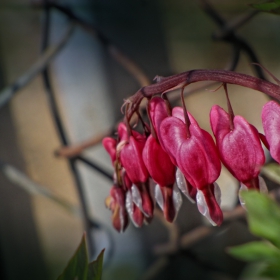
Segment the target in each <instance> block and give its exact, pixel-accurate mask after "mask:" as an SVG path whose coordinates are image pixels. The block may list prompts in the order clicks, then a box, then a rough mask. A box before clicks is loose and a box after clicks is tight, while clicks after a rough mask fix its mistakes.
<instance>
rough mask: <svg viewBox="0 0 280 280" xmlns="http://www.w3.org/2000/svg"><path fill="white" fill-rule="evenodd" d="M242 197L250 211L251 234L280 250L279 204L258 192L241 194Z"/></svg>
mask: <svg viewBox="0 0 280 280" xmlns="http://www.w3.org/2000/svg"><path fill="white" fill-rule="evenodd" d="M241 196H242V198H243V199H244V201H245V205H246V208H247V210H248V215H247V216H248V221H249V227H250V230H251V232H252V233H253V234H255V235H257V236H259V237H262V238H265V239H267V240H269V241H270V242H271V243H272V244H274V245H275V246H277V247H278V248H280V208H279V206H278V205H277V203H276V202H274V201H273V200H272V199H271V198H269V197H268V196H266V195H264V194H261V193H259V192H257V191H245V192H241Z"/></svg>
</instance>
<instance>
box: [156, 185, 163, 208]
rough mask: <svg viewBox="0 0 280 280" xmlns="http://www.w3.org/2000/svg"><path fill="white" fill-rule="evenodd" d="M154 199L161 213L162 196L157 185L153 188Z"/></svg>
mask: <svg viewBox="0 0 280 280" xmlns="http://www.w3.org/2000/svg"><path fill="white" fill-rule="evenodd" d="M155 199H156V202H157V204H158V205H159V207H160V209H161V210H162V211H163V204H164V203H163V195H162V192H161V189H160V186H159V184H156V186H155Z"/></svg>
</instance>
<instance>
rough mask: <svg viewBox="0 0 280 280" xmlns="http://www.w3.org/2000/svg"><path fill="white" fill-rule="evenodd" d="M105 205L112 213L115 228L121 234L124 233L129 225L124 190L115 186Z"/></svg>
mask: <svg viewBox="0 0 280 280" xmlns="http://www.w3.org/2000/svg"><path fill="white" fill-rule="evenodd" d="M105 204H106V206H107V207H108V208H109V209H110V210H111V211H112V223H113V226H114V228H115V229H116V230H117V231H119V232H123V231H124V230H125V229H126V227H127V225H128V216H127V212H126V208H125V192H124V190H123V189H122V188H120V187H117V186H113V187H112V188H111V190H110V196H108V197H107V198H106V200H105Z"/></svg>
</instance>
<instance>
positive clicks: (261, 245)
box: [228, 241, 280, 263]
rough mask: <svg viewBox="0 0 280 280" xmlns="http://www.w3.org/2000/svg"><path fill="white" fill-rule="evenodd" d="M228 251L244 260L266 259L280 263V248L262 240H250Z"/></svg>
mask: <svg viewBox="0 0 280 280" xmlns="http://www.w3.org/2000/svg"><path fill="white" fill-rule="evenodd" d="M228 252H229V253H230V254H231V255H232V256H233V257H236V258H238V259H241V260H243V261H249V262H254V261H266V262H270V263H280V250H278V249H277V248H276V247H274V246H273V245H271V244H269V243H265V242H262V241H256V242H250V243H246V244H244V245H240V246H236V247H232V248H229V249H228Z"/></svg>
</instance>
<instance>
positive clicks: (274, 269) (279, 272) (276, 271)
mask: <svg viewBox="0 0 280 280" xmlns="http://www.w3.org/2000/svg"><path fill="white" fill-rule="evenodd" d="M260 275H261V276H266V277H269V278H270V279H279V280H280V265H279V263H278V264H273V265H268V266H267V267H266V268H265V269H264V270H263V271H262V273H261V274H260Z"/></svg>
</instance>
